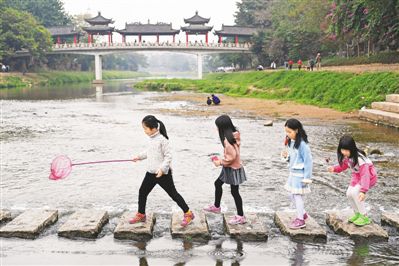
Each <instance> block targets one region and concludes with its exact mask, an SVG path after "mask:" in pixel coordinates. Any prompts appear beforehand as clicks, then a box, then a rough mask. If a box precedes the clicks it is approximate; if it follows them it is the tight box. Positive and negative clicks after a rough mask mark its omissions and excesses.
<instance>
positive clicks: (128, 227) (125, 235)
mask: <svg viewBox="0 0 399 266" xmlns="http://www.w3.org/2000/svg"><path fill="white" fill-rule="evenodd" d="M135 215H136V212H135V211H127V212H125V213H124V214H123V215H122V217H121V219H120V220H119V223H118V225H117V226H116V228H115V231H114V238H116V239H129V240H138V241H141V240H147V239H150V238H152V231H153V229H154V224H155V216H154V214H153V213H147V214H146V216H147V218H146V221H145V222H144V223H136V224H130V223H129V220H130V219H132V218H133V217H134V216H135Z"/></svg>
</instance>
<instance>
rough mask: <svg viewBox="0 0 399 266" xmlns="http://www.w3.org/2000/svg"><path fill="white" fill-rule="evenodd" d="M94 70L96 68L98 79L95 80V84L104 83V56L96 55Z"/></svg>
mask: <svg viewBox="0 0 399 266" xmlns="http://www.w3.org/2000/svg"><path fill="white" fill-rule="evenodd" d="M94 68H95V73H96V79H95V80H93V83H104V82H103V63H102V55H100V54H95V55H94Z"/></svg>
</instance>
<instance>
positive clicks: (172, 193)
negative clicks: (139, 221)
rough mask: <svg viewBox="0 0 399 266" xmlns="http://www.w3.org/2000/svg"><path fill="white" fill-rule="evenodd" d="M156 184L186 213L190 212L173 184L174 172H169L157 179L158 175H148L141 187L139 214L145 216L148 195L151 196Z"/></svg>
mask: <svg viewBox="0 0 399 266" xmlns="http://www.w3.org/2000/svg"><path fill="white" fill-rule="evenodd" d="M156 184H159V185H160V186H161V187H162V188H163V190H165V191H166V193H168V195H169V197H171V198H172V199H173V200H174V201H175V202H176V203H177V205H179V207H180V208H181V209H182V210H183V211H184V212H185V213H186V212H188V211H189V208H188V206H187V204H186V202H185V201H184V199H183V197H182V196H181V195H180V194H179V193H178V192H177V190H176V188H175V184H174V183H173V178H172V171H169V173H168V174H166V175H163V176H161V177H159V178H157V177H156V174H151V173H148V172H147V173H146V174H145V177H144V180H143V183H141V187H140V190H139V210H138V211H139V213H142V214H145V205H146V203H147V197H148V194H150V192H151V190H152V189H153V188H154V187H155V185H156Z"/></svg>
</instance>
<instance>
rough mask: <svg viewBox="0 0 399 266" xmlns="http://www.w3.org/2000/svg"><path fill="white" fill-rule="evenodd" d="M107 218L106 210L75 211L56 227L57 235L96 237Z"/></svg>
mask: <svg viewBox="0 0 399 266" xmlns="http://www.w3.org/2000/svg"><path fill="white" fill-rule="evenodd" d="M108 219H109V217H108V213H107V212H106V211H100V210H81V211H77V212H75V213H74V214H72V215H71V217H69V219H68V220H67V221H66V222H65V223H64V224H63V225H62V226H61V227H60V228H59V229H58V235H59V236H62V237H67V238H75V237H84V238H96V237H97V235H98V234H99V233H100V232H101V229H102V228H103V226H104V225H105V224H106V223H107V222H108Z"/></svg>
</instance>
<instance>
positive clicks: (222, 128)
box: [215, 115, 237, 147]
mask: <svg viewBox="0 0 399 266" xmlns="http://www.w3.org/2000/svg"><path fill="white" fill-rule="evenodd" d="M215 124H216V126H217V127H218V130H219V137H220V142H222V145H223V147H224V139H225V138H226V139H227V141H228V142H229V143H230V144H231V145H233V144H234V143H236V140H235V138H234V136H233V133H234V132H236V131H237V128H236V127H235V126H234V125H233V121H231V119H230V117H229V116H228V115H221V116H219V117H218V118H216V120H215Z"/></svg>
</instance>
